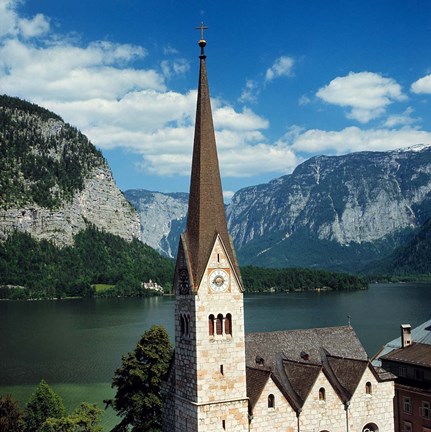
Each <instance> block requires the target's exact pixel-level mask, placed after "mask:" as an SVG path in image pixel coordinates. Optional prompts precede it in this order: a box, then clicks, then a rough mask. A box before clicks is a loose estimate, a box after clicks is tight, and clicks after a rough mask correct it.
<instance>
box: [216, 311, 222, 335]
mask: <svg viewBox="0 0 431 432" xmlns="http://www.w3.org/2000/svg"><path fill="white" fill-rule="evenodd" d="M216 332H217V334H218V335H222V334H223V315H222V314H218V315H217V321H216Z"/></svg>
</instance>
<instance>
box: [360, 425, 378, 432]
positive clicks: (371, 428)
mask: <svg viewBox="0 0 431 432" xmlns="http://www.w3.org/2000/svg"><path fill="white" fill-rule="evenodd" d="M362 432H379V427H378V426H377V425H376V424H375V423H367V424H366V425H365V426H364V427H363V428H362Z"/></svg>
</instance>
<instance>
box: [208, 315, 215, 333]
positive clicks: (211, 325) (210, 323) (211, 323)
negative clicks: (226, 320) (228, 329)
mask: <svg viewBox="0 0 431 432" xmlns="http://www.w3.org/2000/svg"><path fill="white" fill-rule="evenodd" d="M208 333H209V335H210V336H214V315H213V314H211V315H210V316H209V317H208Z"/></svg>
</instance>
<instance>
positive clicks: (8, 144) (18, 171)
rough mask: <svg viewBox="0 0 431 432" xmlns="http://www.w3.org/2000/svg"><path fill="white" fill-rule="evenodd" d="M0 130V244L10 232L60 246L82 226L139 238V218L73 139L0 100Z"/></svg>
mask: <svg viewBox="0 0 431 432" xmlns="http://www.w3.org/2000/svg"><path fill="white" fill-rule="evenodd" d="M0 126H1V127H0V156H1V158H0V160H1V161H0V164H1V166H0V186H1V197H0V239H2V240H4V239H6V238H7V237H8V236H9V235H10V234H11V233H12V232H14V231H16V230H17V231H21V232H28V233H30V234H31V235H32V236H34V237H35V238H37V239H48V240H52V241H53V242H54V243H55V244H57V245H60V246H61V245H67V244H71V243H72V241H73V236H74V235H75V234H76V233H78V232H79V231H80V230H82V229H84V228H85V227H86V226H87V224H94V225H95V226H97V227H98V228H99V229H103V230H105V231H107V232H110V233H112V234H115V235H118V236H120V237H122V238H124V239H127V240H132V239H133V238H138V237H139V235H140V233H139V224H140V222H139V215H138V214H137V212H136V211H135V209H134V208H133V207H132V206H131V205H130V204H129V202H128V201H127V200H126V199H125V197H124V196H123V194H122V193H121V192H120V190H119V189H118V187H117V186H116V184H115V181H114V179H113V177H112V173H111V171H110V169H109V167H108V165H107V163H106V162H105V160H104V159H103V157H102V155H101V154H100V152H98V151H97V150H96V149H95V147H94V146H93V145H92V144H91V143H90V142H89V141H88V139H87V138H86V137H85V136H83V135H82V134H81V133H80V132H79V131H77V130H76V129H75V128H73V127H71V126H70V125H68V124H65V123H64V122H63V120H62V119H61V118H60V117H58V116H57V115H55V114H54V113H51V112H49V111H47V110H45V109H43V108H40V107H38V106H36V105H33V104H30V103H27V102H25V101H22V100H20V99H17V98H10V97H7V96H1V97H0Z"/></svg>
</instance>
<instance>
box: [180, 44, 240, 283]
mask: <svg viewBox="0 0 431 432" xmlns="http://www.w3.org/2000/svg"><path fill="white" fill-rule="evenodd" d="M199 45H200V46H201V49H202V52H201V55H200V57H199V58H200V73H199V85H198V100H197V105H196V123H195V137H194V144H193V162H192V173H191V180H190V196H189V208H188V217H187V227H186V232H185V236H184V238H185V241H186V243H187V250H188V254H187V255H188V256H187V258H188V260H189V263H190V269H191V272H192V278H191V279H192V284H193V286H192V289H193V290H194V291H196V290H197V288H198V287H199V284H200V282H201V280H202V277H203V274H204V272H205V268H206V265H207V263H208V260H209V256H210V253H211V249H212V247H213V245H214V242H215V239H216V237H217V234H218V235H220V237H221V238H222V240H223V244H224V246H225V248H226V251H227V254H228V256H229V258H230V261H231V262H232V265H233V267H234V271H235V273H236V274H237V275H238V278H239V279H240V276H239V275H240V273H239V267H238V264H237V261H236V257H235V254H234V251H233V247H232V244H231V241H230V238H229V234H228V230H227V223H226V215H225V208H224V201H223V193H222V186H221V180H220V171H219V164H218V157H217V148H216V140H215V134H214V125H213V118H212V112H211V101H210V93H209V87H208V78H207V71H206V55H205V54H204V52H203V50H204V47H205V45H206V42H205V41H203V40H201V41H199Z"/></svg>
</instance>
